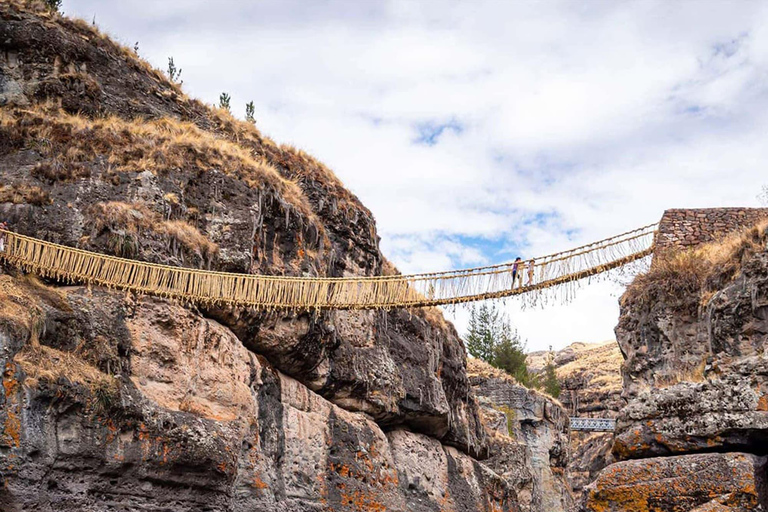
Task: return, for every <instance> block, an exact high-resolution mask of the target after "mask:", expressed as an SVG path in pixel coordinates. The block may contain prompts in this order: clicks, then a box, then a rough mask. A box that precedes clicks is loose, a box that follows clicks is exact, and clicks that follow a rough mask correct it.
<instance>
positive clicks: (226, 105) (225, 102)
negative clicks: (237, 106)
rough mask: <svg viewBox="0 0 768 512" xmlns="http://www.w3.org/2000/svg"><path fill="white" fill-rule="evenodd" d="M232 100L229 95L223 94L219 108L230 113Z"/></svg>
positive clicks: (220, 97)
mask: <svg viewBox="0 0 768 512" xmlns="http://www.w3.org/2000/svg"><path fill="white" fill-rule="evenodd" d="M231 99H232V98H231V97H230V95H229V94H227V93H226V92H223V93H221V95H220V96H219V108H223V109H226V110H227V112H229V111H230V109H229V101H230V100H231Z"/></svg>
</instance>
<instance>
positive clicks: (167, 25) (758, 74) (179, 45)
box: [63, 0, 768, 350]
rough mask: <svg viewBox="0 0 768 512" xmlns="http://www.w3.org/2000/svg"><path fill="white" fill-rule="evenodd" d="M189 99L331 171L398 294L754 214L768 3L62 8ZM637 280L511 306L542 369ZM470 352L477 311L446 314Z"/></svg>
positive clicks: (761, 167)
mask: <svg viewBox="0 0 768 512" xmlns="http://www.w3.org/2000/svg"><path fill="white" fill-rule="evenodd" d="M63 11H64V12H65V13H66V14H68V15H75V16H79V17H82V18H85V19H87V20H89V21H92V20H94V19H95V22H96V24H97V25H98V26H99V27H100V28H101V29H102V30H104V31H106V32H107V33H109V34H110V35H112V36H113V37H114V38H115V39H117V40H118V41H120V42H122V43H124V44H126V45H128V46H130V47H133V46H134V43H136V42H138V47H139V54H140V55H141V56H142V57H143V58H145V59H147V60H148V61H149V62H150V63H151V64H153V65H154V66H155V67H157V68H159V69H166V68H167V62H168V57H171V56H172V57H173V58H174V61H175V63H176V65H177V67H179V68H181V69H182V75H181V78H182V79H183V81H184V84H183V88H184V90H185V91H186V92H188V93H189V94H190V95H191V96H193V97H197V98H199V99H201V100H202V101H205V102H207V103H216V102H217V101H218V97H219V94H220V93H221V92H227V93H229V94H230V95H231V97H232V102H231V103H232V110H233V113H234V114H236V115H238V116H240V117H243V115H244V112H245V103H247V102H248V101H253V102H254V104H255V107H256V122H257V126H258V127H259V128H260V129H261V130H262V132H263V133H265V134H266V135H269V136H270V137H272V138H273V139H274V140H276V141H277V142H279V143H289V144H293V145H294V146H297V147H299V148H301V149H304V150H306V151H308V152H309V153H311V154H312V155H314V156H315V157H317V158H318V159H320V160H321V161H323V162H324V163H325V164H326V165H328V166H329V167H330V168H332V169H333V170H334V172H335V173H336V174H337V175H338V176H339V178H340V179H341V180H342V181H343V182H344V183H345V184H346V185H347V186H348V187H349V188H350V189H351V190H352V191H353V192H354V193H355V194H357V196H358V197H359V198H360V199H361V200H362V202H363V203H364V204H365V205H366V206H368V207H369V208H370V210H371V211H372V212H373V214H374V216H375V217H376V220H377V226H378V230H379V234H380V236H381V249H382V251H383V253H384V254H385V256H386V257H388V258H389V259H390V260H391V261H393V262H394V263H395V264H396V265H397V266H398V268H399V269H400V270H401V271H403V272H406V273H410V272H421V271H432V270H448V269H454V268H462V267H468V266H471V267H474V266H478V265H485V264H493V263H499V262H503V261H508V260H511V259H514V257H516V256H521V257H523V258H527V257H532V256H541V255H545V254H548V253H551V252H555V251H559V250H564V249H567V248H570V247H573V246H577V245H581V244H583V243H588V242H591V241H593V240H597V239H602V238H606V237H608V236H611V235H614V234H617V233H620V232H624V231H627V230H630V229H633V228H636V227H640V226H643V225H646V224H650V223H652V222H655V221H658V220H659V219H660V217H661V215H662V213H663V211H664V210H665V209H668V208H686V207H714V206H759V205H760V202H759V200H758V197H757V196H758V194H759V193H760V191H761V188H762V186H763V185H765V184H768V175H766V172H765V169H766V163H768V144H766V143H765V134H766V133H768V130H767V128H768V76H767V75H768V3H766V2H758V1H748V0H743V1H737V0H731V1H725V0H723V1H707V0H696V1H690V2H686V1H676V2H669V1H666V0H663V1H634V2H628V1H616V0H606V1H597V0H587V1H581V2H574V1H556V0H551V1H523V0H519V1H514V2H510V1H482V0H473V1H471V2H469V1H454V0H440V1H426V0H425V1H417V0H389V1H387V0H380V1H379V0H370V1H364V2H361V1H359V0H324V1H319V0H317V1H315V0H302V1H299V0H264V1H252V2H243V1H241V0H219V1H217V2H208V1H203V0H184V1H181V0H165V1H162V2H158V1H156V0H153V1H148V0H135V1H129V0H124V1H121V2H104V1H100V0H64V5H63ZM626 280H627V277H626V275H625V276H622V277H621V278H620V279H614V280H608V281H604V282H601V283H597V284H590V285H589V286H584V287H583V288H582V289H581V290H580V291H579V293H578V294H577V295H576V298H575V299H574V300H573V301H572V302H570V303H569V304H566V305H554V306H548V307H546V308H545V309H541V308H539V309H535V308H534V309H530V308H529V309H525V310H523V309H521V307H520V304H519V303H517V302H516V301H515V300H509V301H507V302H505V303H504V304H503V305H502V307H504V308H505V309H506V310H507V311H508V313H509V316H510V318H511V320H512V322H513V324H514V325H515V326H516V327H517V329H518V331H519V333H520V335H521V337H522V338H523V339H525V340H527V344H528V349H529V350H541V349H545V348H547V347H549V346H553V347H554V348H556V349H557V348H561V347H564V346H565V345H567V344H569V343H572V342H574V341H604V340H608V339H613V328H614V326H615V324H616V321H617V318H618V313H619V310H618V297H619V296H620V294H621V290H622V283H625V282H626ZM446 313H447V316H448V317H449V318H450V319H453V320H454V321H455V323H456V326H457V328H458V329H459V332H463V330H464V329H465V327H466V321H467V317H468V312H467V309H465V308H459V309H456V310H455V311H453V310H449V311H447V312H446Z"/></svg>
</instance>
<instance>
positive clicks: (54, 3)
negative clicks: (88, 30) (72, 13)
mask: <svg viewBox="0 0 768 512" xmlns="http://www.w3.org/2000/svg"><path fill="white" fill-rule="evenodd" d="M62 2H63V0H45V6H46V7H47V8H48V10H50V11H51V12H61V4H62Z"/></svg>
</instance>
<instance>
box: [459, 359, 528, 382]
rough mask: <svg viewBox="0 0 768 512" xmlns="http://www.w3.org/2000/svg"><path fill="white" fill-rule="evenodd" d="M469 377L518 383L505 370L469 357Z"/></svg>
mask: <svg viewBox="0 0 768 512" xmlns="http://www.w3.org/2000/svg"><path fill="white" fill-rule="evenodd" d="M467 377H470V378H472V377H483V378H485V379H503V380H506V381H509V382H514V383H515V384H517V381H516V380H515V378H514V377H512V376H511V375H510V374H508V373H507V372H505V371H504V370H499V369H498V368H496V367H494V366H491V365H490V364H488V363H486V362H485V361H482V360H480V359H477V358H476V357H467Z"/></svg>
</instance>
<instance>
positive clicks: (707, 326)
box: [584, 225, 768, 511]
mask: <svg viewBox="0 0 768 512" xmlns="http://www.w3.org/2000/svg"><path fill="white" fill-rule="evenodd" d="M764 229H765V226H764V225H763V226H761V227H759V228H754V229H752V230H751V231H747V232H745V233H744V234H743V235H741V236H734V237H731V238H730V239H728V240H726V241H724V242H722V243H719V244H715V245H710V246H706V247H703V248H701V249H699V250H697V251H688V252H682V253H677V254H672V255H666V256H665V257H663V258H657V260H656V261H654V263H653V266H652V268H651V271H650V272H649V273H648V274H647V275H644V276H640V277H639V278H638V279H636V281H635V283H633V285H631V286H630V288H629V289H628V291H627V293H626V294H625V295H624V297H623V298H622V304H621V306H622V308H621V310H622V313H621V318H620V320H619V325H618V327H617V328H616V335H617V340H618V342H619V345H620V347H621V350H622V352H623V354H624V356H625V362H624V364H623V366H622V374H623V379H624V392H623V395H624V397H625V398H626V399H627V401H628V403H627V405H626V407H624V408H623V409H622V411H621V414H620V416H619V421H618V424H617V432H616V434H617V436H616V441H615V444H614V447H613V454H614V456H615V457H616V458H617V459H620V460H625V459H637V460H632V461H628V462H621V463H618V464H614V465H612V466H609V467H608V468H607V469H606V470H604V471H603V472H602V473H601V475H600V477H599V478H598V479H597V481H596V482H595V483H594V484H593V485H592V486H590V487H589V488H588V491H587V492H586V494H587V495H586V496H585V498H586V499H585V502H584V506H585V510H625V508H622V507H621V506H620V505H619V503H622V502H625V501H626V502H631V503H636V504H637V505H636V506H637V508H633V509H632V508H631V509H632V510H663V511H666V510H674V511H688V510H694V509H695V510H766V508H768V494H766V486H765V482H766V476H767V475H768V473H766V467H765V458H764V456H765V455H766V453H768V352H767V351H766V349H767V348H768V345H766V341H768V298H767V297H768V252H766V250H765V247H766V234H765V231H764ZM637 490H639V491H641V492H636V491H637ZM622 500H624V501H622ZM697 507H701V508H697Z"/></svg>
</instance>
